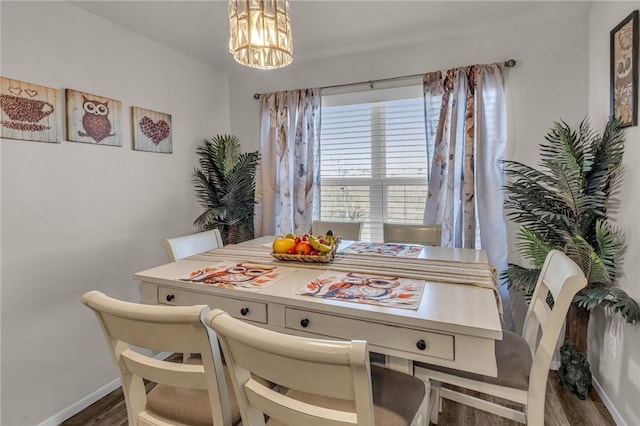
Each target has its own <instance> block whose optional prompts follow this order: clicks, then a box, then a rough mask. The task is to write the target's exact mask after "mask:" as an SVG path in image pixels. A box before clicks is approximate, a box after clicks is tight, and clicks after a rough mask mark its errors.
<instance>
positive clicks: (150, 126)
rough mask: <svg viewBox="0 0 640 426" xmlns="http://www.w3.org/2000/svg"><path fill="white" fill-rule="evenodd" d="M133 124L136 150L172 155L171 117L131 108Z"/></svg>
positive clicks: (134, 147)
mask: <svg viewBox="0 0 640 426" xmlns="http://www.w3.org/2000/svg"><path fill="white" fill-rule="evenodd" d="M131 124H132V125H133V149H134V150H136V151H147V152H160V153H164V154H171V152H172V151H173V141H172V138H171V130H172V129H171V115H169V114H165V113H162V112H157V111H151V110H148V109H143V108H138V107H131Z"/></svg>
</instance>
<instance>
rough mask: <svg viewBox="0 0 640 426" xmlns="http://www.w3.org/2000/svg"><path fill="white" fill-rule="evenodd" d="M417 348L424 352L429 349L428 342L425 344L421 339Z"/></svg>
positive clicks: (417, 343)
mask: <svg viewBox="0 0 640 426" xmlns="http://www.w3.org/2000/svg"><path fill="white" fill-rule="evenodd" d="M416 347H417V348H418V349H420V350H421V351H424V350H425V349H427V342H425V341H424V340H422V339H420V340H418V341H417V342H416Z"/></svg>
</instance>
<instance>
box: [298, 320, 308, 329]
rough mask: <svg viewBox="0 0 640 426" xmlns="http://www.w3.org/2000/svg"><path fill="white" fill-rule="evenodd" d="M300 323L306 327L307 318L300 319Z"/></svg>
mask: <svg viewBox="0 0 640 426" xmlns="http://www.w3.org/2000/svg"><path fill="white" fill-rule="evenodd" d="M300 325H301V326H302V327H303V328H307V327H308V326H309V320H308V319H306V318H304V319H302V320H300Z"/></svg>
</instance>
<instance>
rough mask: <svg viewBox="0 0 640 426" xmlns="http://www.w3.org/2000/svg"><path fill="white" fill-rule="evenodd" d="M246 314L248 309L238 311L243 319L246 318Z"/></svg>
mask: <svg viewBox="0 0 640 426" xmlns="http://www.w3.org/2000/svg"><path fill="white" fill-rule="evenodd" d="M248 313H249V308H242V309H240V314H241V315H242V316H243V317H246V316H247V314H248Z"/></svg>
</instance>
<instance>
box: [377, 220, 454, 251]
mask: <svg viewBox="0 0 640 426" xmlns="http://www.w3.org/2000/svg"><path fill="white" fill-rule="evenodd" d="M382 229H383V233H384V242H385V243H406V244H411V243H414V244H422V245H425V246H439V245H440V231H441V227H440V225H408V224H404V223H402V224H401V223H383V224H382Z"/></svg>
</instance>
